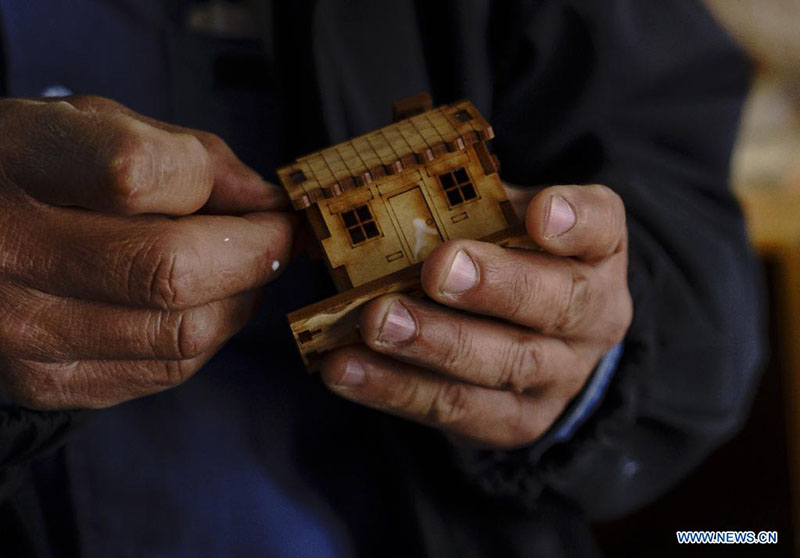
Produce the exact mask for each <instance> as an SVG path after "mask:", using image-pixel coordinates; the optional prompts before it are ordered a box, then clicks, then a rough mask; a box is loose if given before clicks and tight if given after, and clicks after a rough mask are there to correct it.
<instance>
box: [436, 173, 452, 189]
mask: <svg viewBox="0 0 800 558" xmlns="http://www.w3.org/2000/svg"><path fill="white" fill-rule="evenodd" d="M439 181H440V182H441V183H442V188H444V189H445V190H449V189H450V188H452V187H453V186H455V185H456V183H455V182H453V175H451V174H450V173H449V172H448V173H447V174H440V175H439Z"/></svg>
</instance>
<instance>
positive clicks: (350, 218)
mask: <svg viewBox="0 0 800 558" xmlns="http://www.w3.org/2000/svg"><path fill="white" fill-rule="evenodd" d="M342 220H343V221H344V226H345V227H353V226H355V225H357V224H358V220H356V214H355V213H354V212H352V211H345V212H344V213H342Z"/></svg>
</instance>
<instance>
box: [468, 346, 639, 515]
mask: <svg viewBox="0 0 800 558" xmlns="http://www.w3.org/2000/svg"><path fill="white" fill-rule="evenodd" d="M623 349H624V342H623V343H620V344H619V345H616V346H615V347H613V348H612V349H610V350H609V351H608V352H606V353H605V354H604V355H603V357H602V358H601V359H600V362H599V363H598V364H597V366H596V367H595V369H594V371H593V372H592V375H591V377H590V379H589V381H588V382H587V383H586V385H585V386H584V388H583V389H582V390H581V392H580V393H579V394H578V395H577V396H576V397H575V399H573V401H572V402H571V403H570V404H569V406H568V407H567V408H566V409H565V411H564V412H563V413H562V415H561V416H560V417H559V418H558V419H557V420H556V421H555V423H553V425H552V426H551V427H550V429H549V430H548V431H547V432H546V433H545V434H544V435H543V436H542V437H541V438H539V439H538V440H537V441H536V442H534V443H533V444H532V445H530V446H527V447H525V448H521V449H518V450H511V451H505V450H494V451H493V450H474V449H470V448H464V447H454V448H453V449H454V452H455V457H456V462H457V463H458V465H459V467H460V468H461V469H462V471H463V472H465V473H466V474H467V476H468V477H469V478H470V479H472V481H473V482H476V483H477V484H478V485H479V486H480V488H481V489H482V490H483V491H484V492H486V493H488V494H490V495H492V496H500V497H507V498H512V499H514V500H520V499H521V500H522V503H523V504H524V505H525V506H526V507H532V506H533V503H534V502H535V500H537V499H538V497H539V495H540V493H541V491H542V488H543V482H542V480H541V478H540V476H539V472H538V464H539V462H540V460H541V458H542V455H543V454H544V453H545V452H546V451H547V450H549V449H550V448H552V447H553V446H555V445H557V444H561V443H564V442H567V441H569V439H570V438H571V437H572V436H573V434H574V433H575V432H576V430H577V429H578V428H579V427H580V426H581V425H583V424H584V423H585V422H586V421H587V420H588V419H589V418H590V417H591V416H592V413H594V411H595V410H596V409H597V408H598V407H599V405H600V403H601V402H602V400H603V397H604V395H605V393H606V391H607V389H608V386H609V385H610V384H611V380H612V378H613V377H614V373H615V372H616V370H617V367H618V366H619V362H620V359H621V357H622V354H623Z"/></svg>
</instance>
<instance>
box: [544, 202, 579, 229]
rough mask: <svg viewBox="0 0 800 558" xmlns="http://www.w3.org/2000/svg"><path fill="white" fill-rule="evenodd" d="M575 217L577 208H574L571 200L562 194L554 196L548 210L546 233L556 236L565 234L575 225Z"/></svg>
mask: <svg viewBox="0 0 800 558" xmlns="http://www.w3.org/2000/svg"><path fill="white" fill-rule="evenodd" d="M575 219H576V218H575V210H574V209H572V206H571V205H570V204H569V202H568V201H567V200H565V199H564V198H562V197H561V196H553V197H552V198H551V199H550V207H549V208H548V210H547V223H546V224H545V226H544V235H545V236H547V237H554V236H559V235H562V234H564V233H565V232H567V231H568V230H570V229H571V228H572V227H573V226H575Z"/></svg>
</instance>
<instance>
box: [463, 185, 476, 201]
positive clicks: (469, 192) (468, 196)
mask: <svg viewBox="0 0 800 558" xmlns="http://www.w3.org/2000/svg"><path fill="white" fill-rule="evenodd" d="M461 195H462V196H464V199H465V200H474V199H475V198H477V197H478V194H476V193H475V188H473V187H472V184H470V183H469V182H468V183H466V184H464V185H463V186H461Z"/></svg>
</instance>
